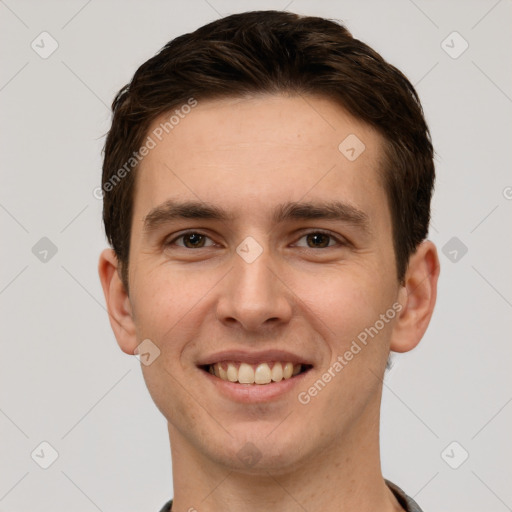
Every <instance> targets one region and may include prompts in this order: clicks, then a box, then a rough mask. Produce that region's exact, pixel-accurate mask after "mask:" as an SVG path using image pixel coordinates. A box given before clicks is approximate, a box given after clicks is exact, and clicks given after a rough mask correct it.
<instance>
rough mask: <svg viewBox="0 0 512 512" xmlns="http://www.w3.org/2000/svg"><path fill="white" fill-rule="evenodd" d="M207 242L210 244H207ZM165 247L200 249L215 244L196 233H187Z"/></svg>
mask: <svg viewBox="0 0 512 512" xmlns="http://www.w3.org/2000/svg"><path fill="white" fill-rule="evenodd" d="M207 240H209V241H210V242H211V243H209V244H208V243H207ZM178 241H181V242H182V243H178ZM166 245H177V246H178V247H185V248H186V249H201V248H203V247H211V246H212V245H215V244H214V243H213V241H212V240H211V239H210V238H209V237H207V236H206V235H203V234H202V233H197V232H196V231H189V232H187V233H183V234H182V235H180V236H178V237H176V238H174V239H173V240H170V241H169V242H167V243H166Z"/></svg>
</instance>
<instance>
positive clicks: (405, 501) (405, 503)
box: [160, 480, 422, 512]
mask: <svg viewBox="0 0 512 512" xmlns="http://www.w3.org/2000/svg"><path fill="white" fill-rule="evenodd" d="M384 481H385V482H386V484H387V486H388V487H389V488H390V489H391V491H392V492H393V494H394V495H395V496H396V499H397V500H398V503H400V505H401V506H402V508H403V509H404V510H405V511H406V512H422V510H421V508H420V506H419V505H418V504H417V503H416V502H415V501H414V500H413V499H412V498H410V497H409V496H407V494H405V492H404V491H402V489H400V487H398V485H396V484H394V483H393V482H390V481H389V480H384ZM171 508H172V500H170V501H168V502H167V503H166V504H165V505H164V506H163V508H162V509H161V510H160V512H171Z"/></svg>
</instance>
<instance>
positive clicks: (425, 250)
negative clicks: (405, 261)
mask: <svg viewBox="0 0 512 512" xmlns="http://www.w3.org/2000/svg"><path fill="white" fill-rule="evenodd" d="M439 271H440V267H439V258H438V256H437V249H436V246H435V245H434V244H433V243H432V242H430V241H428V240H427V241H425V242H422V243H421V244H420V245H419V246H418V248H417V249H416V252H415V253H414V254H413V255H411V257H410V258H409V266H408V268H407V272H406V274H405V279H404V285H403V287H402V288H401V289H400V293H399V295H400V297H399V302H400V304H401V305H402V309H401V311H400V314H399V316H398V319H397V321H396V323H395V325H394V327H393V334H392V337H391V344H390V349H391V350H392V351H393V352H408V351H409V350H412V349H413V348H414V347H416V345H417V344H418V343H419V342H420V340H421V338H422V337H423V335H424V334H425V331H426V330H427V327H428V324H429V323H430V319H431V317H432V313H433V311H434V306H435V303H436V297H437V280H438V278H439Z"/></svg>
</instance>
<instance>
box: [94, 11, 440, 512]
mask: <svg viewBox="0 0 512 512" xmlns="http://www.w3.org/2000/svg"><path fill="white" fill-rule="evenodd" d="M113 112H114V116H113V122H112V127H111V130H110V132H109V134H108V137H107V141H106V145H105V157H104V167H103V185H102V188H103V191H104V222H105V228H106V233H107V237H108V240H109V242H110V243H111V245H112V247H113V249H106V250H105V251H104V252H103V253H102V254H101V257H100V262H99V274H100V278H101V282H102V286H103V290H104V293H105V297H106V302H107V306H108V310H109V315H110V320H111V324H112V328H113V330H114V333H115V336H116V339H117V341H118V344H119V346H120V347H121V349H122V350H123V351H124V352H125V353H127V354H136V353H138V355H139V358H140V360H141V362H142V363H143V365H142V370H143V375H144V378H145V381H146V384H147V386H148V389H149V392H150V393H151V396H152V398H153V400H154V401H155V404H156V405H157V407H158V408H159V410H160V411H161V412H162V414H163V415H164V416H165V418H166V420H167V422H168V431H169V438H170V444H171V453H172V468H173V483H174V498H173V500H172V501H170V502H169V503H167V504H166V505H165V506H164V508H163V509H162V511H166V510H171V507H172V511H173V512H177V511H178V512H181V511H193V510H197V511H199V512H203V511H204V512H209V511H215V512H220V511H222V512H230V511H235V510H237V511H240V510H243V511H247V512H250V511H261V510H279V511H299V510H307V511H310V512H313V511H322V512H331V511H332V512H334V511H336V512H340V511H343V512H347V511H356V510H357V511H358V512H370V511H372V512H375V511H377V510H378V511H380V512H391V511H403V510H406V511H419V510H420V508H419V507H418V505H417V504H416V503H415V502H414V501H413V500H412V499H411V498H409V497H408V496H407V495H406V494H405V493H404V492H403V491H402V490H401V489H400V488H399V487H397V486H396V485H395V484H393V483H391V482H389V481H387V480H385V479H384V478H383V476H382V472H381V466H380V454H379V412H380V402H381V394H382V385H383V382H382V379H383V377H384V372H385V369H386V362H387V359H388V356H389V352H390V351H395V352H406V351H409V350H412V349H413V348H414V347H415V346H416V345H417V344H418V343H419V341H420V339H421V337H422V336H423V334H424V332H425V330H426V328H427V326H428V323H429V321H430V318H431V315H432V312H433V308H434V304H435V299H436V288H437V279H438V275H439V261H438V257H437V252H436V248H435V246H434V245H433V244H432V243H431V242H430V241H428V240H426V236H427V233H428V224H429V218H430V200H431V194H432V190H433V183H434V165H433V149H432V144H431V141H430V135H429V132H428V128H427V125H426V123H425V120H424V118H423V114H422V110H421V106H420V104H419V100H418V98H417V95H416V93H415V91H414V89H413V87H412V86H411V84H410V83H409V82H408V80H407V79H406V78H405V77H404V76H403V75H402V74H401V73H400V72H399V71H398V70H397V69H396V68H394V67H393V66H391V65H390V64H388V63H386V62H385V61H384V60H383V59H382V58H381V57H380V56H379V55H378V54H377V53H376V52H375V51H373V50H372V49H370V48H369V47H368V46H366V45H365V44H363V43H361V42H360V41H358V40H356V39H354V38H353V37H352V36H351V34H350V33H349V32H348V31H347V30H346V29H345V28H344V27H343V26H341V25H339V24H338V23H335V22H332V21H329V20H325V19H321V18H316V17H301V16H297V15H295V14H291V13H287V12H277V11H260V12H248V13H243V14H237V15H232V16H228V17H226V18H223V19H221V20H218V21H215V22H213V23H210V24H208V25H206V26H204V27H201V28H199V29H198V30H197V31H195V32H194V33H191V34H186V35H183V36H181V37H178V38H177V39H175V40H173V41H171V42H170V43H168V44H167V45H166V46H165V47H164V48H163V49H162V50H161V51H160V53H158V54H157V55H156V56H155V57H153V58H151V59H150V60H149V61H147V62H146V63H144V64H143V65H142V66H141V67H140V68H139V69H138V71H137V72H136V73H135V75H134V77H133V79H132V81H131V82H130V84H128V85H127V86H126V87H124V88H123V89H122V90H121V91H120V92H119V94H118V95H117V97H116V99H115V100H114V103H113Z"/></svg>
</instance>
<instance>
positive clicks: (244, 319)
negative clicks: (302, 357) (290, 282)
mask: <svg viewBox="0 0 512 512" xmlns="http://www.w3.org/2000/svg"><path fill="white" fill-rule="evenodd" d="M233 258H234V261H233V264H234V267H233V269H232V270H231V271H230V272H229V274H228V275H227V276H226V279H225V280H223V288H222V290H221V294H220V297H219V299H218V302H217V309H216V316H217V318H218V319H219V320H220V321H221V322H223V323H224V324H226V325H228V326H231V327H233V326H238V327H239V328H241V329H243V330H246V331H253V332H258V331H260V332H261V331H264V330H266V329H272V328H275V327H277V326H278V325H283V324H286V323H287V322H289V320H290V318H291V317H292V314H293V308H292V301H291V298H292V292H291V291H290V289H289V288H288V286H287V285H286V283H285V282H284V280H283V279H281V278H280V277H279V276H278V273H277V272H278V271H277V269H274V268H273V267H274V265H272V261H271V256H270V255H269V252H268V251H263V253H262V254H261V255H260V256H259V257H258V258H257V259H256V260H255V261H253V262H251V263H248V262H247V261H245V260H244V259H243V258H241V257H240V256H239V255H238V254H234V256H233Z"/></svg>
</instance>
